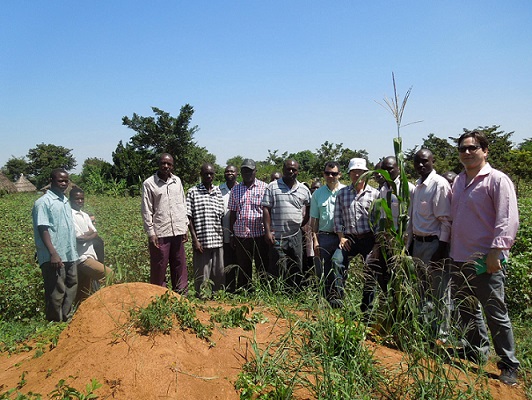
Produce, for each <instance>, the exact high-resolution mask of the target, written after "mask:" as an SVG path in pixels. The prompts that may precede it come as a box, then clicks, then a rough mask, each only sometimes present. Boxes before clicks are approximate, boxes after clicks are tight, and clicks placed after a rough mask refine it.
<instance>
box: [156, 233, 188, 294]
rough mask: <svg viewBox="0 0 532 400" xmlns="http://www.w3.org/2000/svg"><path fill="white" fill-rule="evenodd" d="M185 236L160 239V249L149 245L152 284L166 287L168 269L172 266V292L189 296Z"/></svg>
mask: <svg viewBox="0 0 532 400" xmlns="http://www.w3.org/2000/svg"><path fill="white" fill-rule="evenodd" d="M184 238H185V235H177V236H169V237H163V238H159V248H157V247H155V246H154V245H153V244H151V243H149V248H150V283H153V284H154V285H158V286H163V287H166V284H167V282H166V267H167V266H168V264H170V280H171V282H172V290H173V291H174V292H178V293H181V294H187V291H188V290H187V289H188V271H187V261H186V258H185V246H184V243H183V239H184Z"/></svg>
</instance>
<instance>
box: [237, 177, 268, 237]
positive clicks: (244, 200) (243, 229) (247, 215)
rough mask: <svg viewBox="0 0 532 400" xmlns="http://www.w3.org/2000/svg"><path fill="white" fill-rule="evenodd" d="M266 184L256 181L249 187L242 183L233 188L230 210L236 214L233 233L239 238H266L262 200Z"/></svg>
mask: <svg viewBox="0 0 532 400" xmlns="http://www.w3.org/2000/svg"><path fill="white" fill-rule="evenodd" d="M265 191H266V183H265V182H263V181H261V180H258V179H255V182H253V184H251V185H250V186H249V187H248V186H246V185H244V183H240V184H238V185H237V186H235V187H233V190H232V191H231V197H230V198H229V210H230V211H235V212H236V220H235V224H234V225H233V232H234V234H235V236H236V237H239V238H256V237H260V236H264V222H263V214H262V205H261V202H262V198H263V197H264V193H265Z"/></svg>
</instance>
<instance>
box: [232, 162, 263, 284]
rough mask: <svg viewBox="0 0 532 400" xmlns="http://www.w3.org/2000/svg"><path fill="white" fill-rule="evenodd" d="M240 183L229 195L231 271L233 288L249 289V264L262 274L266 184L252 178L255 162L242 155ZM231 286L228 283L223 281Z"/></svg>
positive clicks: (254, 172) (250, 275) (254, 176)
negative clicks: (235, 267) (235, 266)
mask: <svg viewBox="0 0 532 400" xmlns="http://www.w3.org/2000/svg"><path fill="white" fill-rule="evenodd" d="M240 174H241V175H242V183H240V184H238V185H236V186H235V187H233V190H232V191H231V196H230V197H229V210H230V212H231V215H230V229H231V236H232V244H233V246H234V247H235V252H236V259H237V262H238V265H239V268H238V270H237V271H235V272H236V274H235V282H234V287H235V290H237V289H240V288H246V289H247V288H249V286H250V283H251V277H252V264H253V260H255V268H256V271H257V274H258V275H259V276H263V275H264V274H265V273H266V265H268V245H267V244H266V241H265V240H264V223H263V220H262V219H263V213H262V206H261V201H262V197H263V196H264V192H265V190H266V186H267V185H266V183H265V182H263V181H261V180H258V179H257V178H256V175H257V168H256V165H255V161H253V160H251V159H249V158H246V159H245V160H244V161H243V162H242V166H241V167H240ZM227 283H228V285H232V283H231V282H227Z"/></svg>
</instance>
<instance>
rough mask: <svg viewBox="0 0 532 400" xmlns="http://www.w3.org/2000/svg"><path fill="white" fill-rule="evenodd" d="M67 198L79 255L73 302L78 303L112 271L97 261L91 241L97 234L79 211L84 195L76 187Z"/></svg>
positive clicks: (87, 218) (83, 202) (89, 221)
mask: <svg viewBox="0 0 532 400" xmlns="http://www.w3.org/2000/svg"><path fill="white" fill-rule="evenodd" d="M69 198H70V207H71V208H72V218H73V220H74V227H75V229H76V246H77V251H78V255H79V259H78V292H77V296H76V300H75V303H79V302H81V301H83V300H85V299H86V298H87V297H89V296H90V294H91V292H92V291H94V290H98V289H99V288H100V283H101V282H102V281H104V280H105V276H106V275H110V274H112V271H111V269H110V268H107V267H105V266H104V265H103V264H102V263H101V262H100V261H98V257H97V255H96V251H95V250H94V245H93V240H94V239H96V238H97V237H98V233H97V232H96V228H95V227H94V225H93V223H92V221H91V218H90V216H89V214H87V213H86V212H83V211H81V209H82V208H83V206H84V205H85V193H84V192H83V190H81V189H80V188H79V187H77V186H76V187H73V188H72V190H70V195H69Z"/></svg>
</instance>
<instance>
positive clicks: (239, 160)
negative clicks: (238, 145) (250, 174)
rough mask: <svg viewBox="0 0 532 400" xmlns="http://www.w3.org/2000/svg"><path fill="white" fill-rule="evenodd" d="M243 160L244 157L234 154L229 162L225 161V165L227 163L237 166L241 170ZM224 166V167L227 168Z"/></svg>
mask: <svg viewBox="0 0 532 400" xmlns="http://www.w3.org/2000/svg"><path fill="white" fill-rule="evenodd" d="M242 161H244V157H242V156H240V155H238V156H234V157H231V158H230V159H228V160H227V162H226V163H225V166H227V165H233V166H235V167H236V169H237V170H238V171H240V166H241V165H242ZM225 166H224V168H225Z"/></svg>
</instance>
